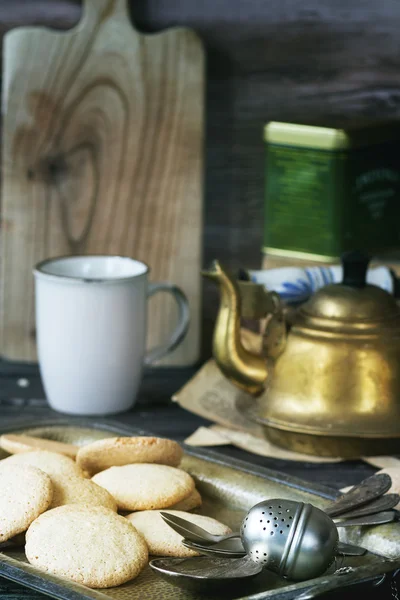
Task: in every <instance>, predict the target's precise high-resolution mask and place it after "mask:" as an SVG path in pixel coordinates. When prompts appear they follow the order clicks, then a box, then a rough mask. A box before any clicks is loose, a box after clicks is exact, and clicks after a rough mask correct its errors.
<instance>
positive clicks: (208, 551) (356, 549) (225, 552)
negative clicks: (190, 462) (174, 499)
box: [182, 538, 366, 558]
mask: <svg viewBox="0 0 400 600" xmlns="http://www.w3.org/2000/svg"><path fill="white" fill-rule="evenodd" d="M232 542H235V544H234V545H233V544H232ZM182 544H183V545H184V546H185V548H189V549H190V550H195V551H196V552H199V553H200V554H204V555H205V556H221V557H225V558H239V557H240V556H245V555H246V552H245V549H244V547H243V543H242V540H241V539H240V538H236V539H231V540H225V541H223V542H219V543H218V544H212V545H209V546H207V545H206V544H198V543H196V542H191V541H189V540H185V539H184V540H182ZM337 553H338V554H342V555H344V556H363V555H364V554H365V553H366V549H365V548H361V547H360V546H354V545H353V544H346V543H345V542H339V544H338V548H337Z"/></svg>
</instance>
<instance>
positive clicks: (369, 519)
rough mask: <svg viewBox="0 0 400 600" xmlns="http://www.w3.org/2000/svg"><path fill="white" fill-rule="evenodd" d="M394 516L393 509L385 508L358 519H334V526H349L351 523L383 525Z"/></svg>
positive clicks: (392, 519) (389, 521)
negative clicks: (385, 509)
mask: <svg viewBox="0 0 400 600" xmlns="http://www.w3.org/2000/svg"><path fill="white" fill-rule="evenodd" d="M395 518H396V513H395V512H394V511H393V510H387V511H383V512H380V513H377V514H376V515H368V516H366V517H359V518H358V519H346V520H345V521H339V522H337V521H335V525H336V527H351V526H352V525H359V526H361V525H383V524H384V523H391V522H392V521H394V520H395Z"/></svg>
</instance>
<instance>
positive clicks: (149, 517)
mask: <svg viewBox="0 0 400 600" xmlns="http://www.w3.org/2000/svg"><path fill="white" fill-rule="evenodd" d="M163 512H167V513H171V514H173V515H177V516H178V517H179V516H181V517H182V518H183V519H186V521H190V522H191V523H194V524H195V525H198V526H199V527H202V528H203V529H206V530H207V531H209V532H210V533H214V534H217V535H224V534H227V533H232V530H231V529H230V527H228V526H227V525H224V524H223V523H220V521H217V520H216V519H213V518H212V517H205V516H203V515H194V514H192V513H187V512H183V511H180V510H169V509H168V510H166V511H163ZM125 518H126V519H128V521H130V522H131V523H132V525H133V526H134V527H135V529H137V531H139V533H141V534H142V535H143V537H144V539H145V540H146V543H147V546H148V548H149V554H152V555H153V556H181V557H185V556H200V555H199V553H198V552H195V551H194V550H190V549H189V548H185V546H184V545H183V544H182V540H183V537H182V536H181V535H179V533H176V531H174V530H173V529H172V528H171V527H170V526H169V525H168V524H167V523H165V521H164V520H163V518H162V516H161V515H160V511H159V510H144V511H140V512H135V513H132V514H131V515H127V516H126V517H125Z"/></svg>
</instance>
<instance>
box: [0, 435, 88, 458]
mask: <svg viewBox="0 0 400 600" xmlns="http://www.w3.org/2000/svg"><path fill="white" fill-rule="evenodd" d="M0 448H3V450H5V451H6V452H8V453H9V454H19V453H20V452H30V451H32V450H49V451H50V452H57V453H58V454H65V456H69V457H70V458H73V459H75V457H76V454H77V452H78V447H77V446H74V445H72V444H64V443H63V442H56V441H54V440H46V439H44V438H36V437H31V436H29V435H19V434H18V435H16V434H11V433H5V434H3V435H1V436H0Z"/></svg>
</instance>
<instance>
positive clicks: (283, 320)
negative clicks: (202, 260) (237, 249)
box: [203, 252, 400, 458]
mask: <svg viewBox="0 0 400 600" xmlns="http://www.w3.org/2000/svg"><path fill="white" fill-rule="evenodd" d="M368 263H369V258H368V257H367V256H366V255H364V254H363V253H360V252H349V253H347V254H345V255H344V256H343V259H342V264H343V280H342V283H340V284H330V285H326V286H325V287H323V288H321V289H320V290H318V291H317V292H316V293H315V294H314V295H313V296H312V297H311V298H310V299H309V300H308V301H307V302H305V303H304V304H302V305H301V306H299V307H298V308H296V309H292V310H288V309H285V307H284V306H283V304H282V302H281V300H280V297H279V296H278V295H277V294H276V293H275V292H269V291H267V290H266V289H265V288H264V286H262V285H259V284H255V283H252V282H249V281H239V280H238V279H236V278H234V277H233V276H232V275H230V274H229V273H228V272H227V271H226V270H225V269H224V268H223V267H222V266H221V265H220V263H219V262H218V261H214V263H213V264H212V266H211V268H210V269H209V270H208V271H205V272H203V275H205V276H207V277H209V278H211V279H213V280H214V281H216V282H217V283H218V284H219V288H220V308H219V312H218V316H217V321H216V325H215V331H214V337H213V356H214V359H215V361H216V363H217V364H218V366H219V368H220V370H221V371H222V373H223V374H224V375H225V376H226V377H227V378H228V379H229V380H230V381H231V382H232V383H233V384H234V385H235V386H237V387H238V388H240V389H241V390H244V391H246V392H248V393H249V394H250V395H251V396H254V398H253V399H251V401H249V396H248V395H245V394H244V395H243V397H244V398H243V399H242V400H241V401H240V403H239V408H240V410H242V411H243V412H245V414H246V415H247V416H248V417H249V418H250V419H251V420H255V421H256V422H258V423H260V424H262V425H263V426H264V431H265V434H266V436H267V438H269V439H270V441H272V442H273V443H275V444H277V445H279V446H283V447H285V448H289V449H291V450H294V451H297V452H302V453H306V454H313V455H319V456H335V457H342V458H356V457H360V456H363V455H364V456H367V455H370V456H371V455H381V454H396V453H400V309H399V307H398V305H397V303H396V300H395V299H394V297H393V296H392V295H390V294H389V293H388V292H386V291H384V290H383V289H381V288H378V287H376V286H373V285H369V284H366V273H367V268H368ZM242 317H246V318H257V319H264V323H266V326H265V330H264V332H263V344H262V347H263V353H261V354H256V353H254V352H251V351H249V350H248V349H246V348H245V347H244V345H243V344H242V341H241V335H240V329H241V318H242Z"/></svg>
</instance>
